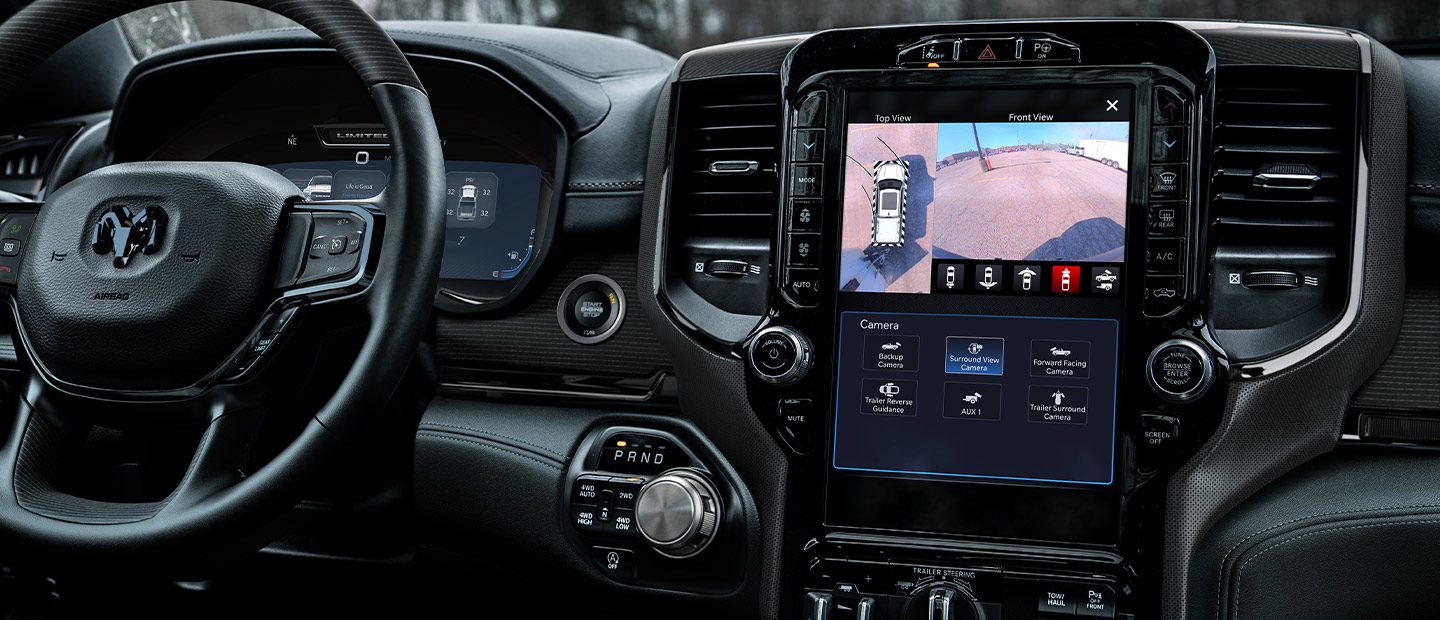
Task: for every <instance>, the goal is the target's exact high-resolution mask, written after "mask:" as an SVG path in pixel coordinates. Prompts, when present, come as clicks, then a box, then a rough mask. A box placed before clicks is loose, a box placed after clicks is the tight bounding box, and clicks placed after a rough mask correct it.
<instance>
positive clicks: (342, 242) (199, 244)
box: [0, 0, 445, 560]
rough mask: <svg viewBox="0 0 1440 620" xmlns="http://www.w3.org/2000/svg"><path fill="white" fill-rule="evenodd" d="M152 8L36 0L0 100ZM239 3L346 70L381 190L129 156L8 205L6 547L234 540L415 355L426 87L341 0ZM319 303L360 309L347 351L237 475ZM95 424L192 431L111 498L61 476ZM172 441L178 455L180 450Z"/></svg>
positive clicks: (435, 248)
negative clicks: (322, 398)
mask: <svg viewBox="0 0 1440 620" xmlns="http://www.w3.org/2000/svg"><path fill="white" fill-rule="evenodd" d="M163 1H164V0H37V1H36V2H35V3H33V4H31V5H30V6H28V7H26V8H25V9H23V10H22V11H20V12H19V13H17V14H16V15H15V16H14V17H12V18H11V19H10V20H9V21H8V22H6V23H5V24H3V25H0V100H3V99H4V97H5V96H7V95H9V94H10V93H11V92H13V90H14V89H15V87H16V85H17V84H18V83H20V82H21V80H23V79H24V78H25V77H26V76H27V74H28V73H29V72H30V71H31V70H32V69H33V68H34V67H35V66H36V65H38V64H39V63H40V62H41V61H42V60H44V59H45V58H47V57H48V56H50V55H51V54H52V53H54V52H55V51H56V50H58V49H59V48H60V47H62V46H63V45H64V44H65V43H67V42H69V41H71V40H73V39H75V38H76V37H78V36H80V35H81V34H83V33H85V32H86V31H88V30H90V29H91V28H94V27H96V26H98V25H100V24H102V23H104V22H106V21H108V20H111V19H114V18H116V17H119V16H121V15H123V14H125V13H128V12H131V11H134V10H136V9H140V8H145V7H148V6H151V5H157V4H162V2H163ZM248 3H249V4H253V5H255V6H258V7H261V8H266V9H269V10H271V11H274V12H276V13H279V14H280V15H283V16H285V17H287V18H290V19H292V20H294V21H296V22H298V23H299V24H301V25H302V26H305V27H306V28H308V29H310V30H311V31H313V32H314V33H316V34H318V35H319V36H320V38H321V39H323V40H324V41H325V42H326V43H327V44H329V45H330V46H332V47H334V48H335V49H336V50H337V51H338V52H339V53H340V56H341V57H342V58H344V59H345V61H347V62H348V63H349V65H350V67H351V69H353V70H354V71H355V73H356V74H357V75H358V76H359V78H360V79H361V81H362V82H363V83H364V84H365V86H366V87H367V88H368V90H369V92H370V97H371V99H372V100H373V101H374V104H375V108H376V110H377V112H378V113H379V117H380V119H381V121H382V122H383V123H384V124H385V127H386V128H387V129H388V131H389V134H390V145H391V149H392V153H393V172H392V176H391V178H390V182H389V186H388V189H386V191H385V192H384V193H383V194H381V195H380V196H379V197H378V198H375V199H370V200H364V201H314V202H307V201H305V200H302V198H301V196H300V192H299V191H298V190H297V188H296V185H295V184H294V183H293V182H291V181H290V180H287V179H286V178H285V177H284V176H281V175H280V174H279V173H277V172H274V171H272V170H270V169H268V168H263V167H260V166H255V165H250V164H245V163H238V162H136V163H122V164H116V165H111V166H108V167H105V168H101V169H99V170H96V171H94V172H92V173H90V174H87V175H85V176H83V177H81V178H79V179H76V180H74V181H72V182H70V183H69V184H67V185H65V186H64V187H62V188H60V189H58V190H56V191H54V192H53V193H51V194H50V195H49V196H48V197H47V199H46V201H45V203H44V204H43V206H42V205H39V204H35V203H30V204H3V205H0V214H3V219H0V238H3V239H0V294H3V296H4V297H5V299H6V300H7V301H8V302H9V304H10V306H11V307H12V309H13V310H14V314H15V320H16V326H17V330H16V331H17V349H18V352H19V355H18V357H19V358H20V364H21V370H22V377H23V382H22V384H23V390H22V393H21V394H20V397H19V398H18V399H16V400H18V401H19V406H18V411H17V412H16V415H15V419H14V423H13V427H12V428H11V430H10V434H9V436H8V438H7V439H6V441H5V442H4V444H3V447H0V536H3V537H5V538H6V539H7V542H8V543H10V544H11V546H10V547H9V548H11V549H14V545H21V546H23V547H25V548H28V549H31V550H40V551H43V552H44V554H45V555H46V556H47V557H52V558H53V557H56V556H57V555H58V556H60V557H64V556H67V555H68V556H72V557H73V556H77V555H78V556H83V557H84V558H85V559H87V560H101V559H105V558H106V557H125V558H139V557H143V556H145V555H151V554H167V555H164V556H162V557H171V556H177V555H186V554H190V553H195V552H198V551H202V550H206V549H214V548H219V547H220V546H222V545H224V544H226V543H228V542H233V541H234V540H236V539H238V538H240V537H241V536H243V535H245V534H246V533H248V532H250V531H252V530H254V529H255V528H257V527H258V526H260V525H262V524H264V523H265V522H267V521H269V520H271V519H273V518H275V517H277V516H278V515H280V514H281V513H283V512H284V511H285V510H286V509H288V508H290V507H293V506H294V505H295V503H296V501H297V500H298V499H299V496H300V493H301V491H302V488H303V484H304V483H305V482H306V481H307V480H308V479H309V477H310V475H311V474H313V473H314V472H316V471H317V470H320V469H322V468H323V467H324V465H326V464H327V463H328V462H330V461H332V460H333V458H334V457H335V456H336V455H337V454H338V452H339V450H340V448H341V446H342V445H343V444H344V443H345V441H346V440H347V438H350V437H352V436H354V435H355V434H356V433H357V431H359V430H360V429H362V428H364V427H365V426H366V422H367V421H368V419H369V418H371V417H372V416H373V415H374V414H375V413H377V412H378V411H379V410H380V409H381V407H382V405H383V403H385V402H386V401H387V399H389V397H390V396H391V394H392V392H393V391H394V390H395V388H396V387H397V385H398V384H399V382H400V379H401V376H402V374H403V373H404V371H405V369H406V367H407V365H408V364H409V362H410V360H411V358H412V356H413V355H414V353H415V348H416V346H417V345H418V343H419V341H420V338H421V335H422V333H423V330H424V328H425V324H426V321H427V319H428V316H429V311H430V301H429V300H431V299H432V298H433V297H434V295H435V289H436V286H437V281H438V275H439V269H440V258H441V252H442V247H443V245H442V240H443V234H444V212H443V210H441V209H437V208H436V206H437V205H440V204H443V202H444V191H445V189H444V159H443V156H442V154H441V148H440V138H439V134H438V132H437V130H436V128H435V121H434V118H433V116H432V115H431V111H430V105H429V100H428V98H427V97H426V95H425V92H424V90H423V89H422V87H421V84H420V81H419V79H418V78H417V77H416V75H415V72H414V70H413V69H412V68H411V67H410V64H409V63H408V62H407V61H406V59H405V56H404V55H403V54H402V53H401V52H400V50H399V48H398V47H396V45H395V43H394V41H392V40H391V39H390V37H389V36H388V35H386V33H385V32H384V31H383V30H382V29H381V28H380V26H379V25H378V24H377V23H375V21H374V20H373V19H371V18H370V17H369V16H368V15H366V14H365V13H364V11H362V10H361V9H360V8H359V7H357V6H356V5H354V4H353V3H351V2H350V1H349V0H248ZM277 96H284V94H283V93H281V94H277ZM14 251H18V252H19V253H18V254H14V253H13V252H14ZM331 304H348V305H350V306H353V307H355V308H359V310H358V313H359V314H363V316H364V319H365V320H364V324H365V325H366V326H367V327H366V328H365V330H364V331H363V338H364V339H363V343H362V344H361V345H360V348H359V351H358V353H357V354H356V357H355V360H354V362H353V365H352V366H351V367H350V368H349V370H348V372H346V373H345V375H344V378H343V380H341V382H340V385H339V387H338V389H337V390H336V391H335V393H334V394H333V395H331V396H330V397H329V400H328V402H326V403H325V404H324V405H323V406H322V407H320V408H319V409H318V412H316V413H315V414H314V415H313V417H312V418H311V419H309V420H308V422H305V423H304V427H303V429H302V430H300V431H299V433H298V435H297V436H296V437H295V439H294V440H293V441H292V442H291V443H289V444H288V445H287V446H285V447H284V448H283V449H281V450H280V452H279V453H278V455H276V456H275V457H274V458H273V459H271V460H270V461H268V462H266V463H264V464H263V465H262V466H260V467H259V468H258V469H256V470H255V471H253V472H246V471H245V470H246V463H247V461H246V459H247V458H248V452H249V451H250V449H251V447H250V446H251V443H252V441H253V439H254V436H255V434H256V429H257V428H258V420H259V419H260V418H261V415H260V414H261V413H263V412H265V411H267V410H269V409H271V408H272V407H276V406H279V405H281V404H283V403H282V402H276V401H280V400H282V397H281V396H279V395H277V393H278V392H279V390H278V389H275V388H273V387H271V386H272V385H274V384H279V383H282V381H280V379H281V378H280V377H277V376H274V375H277V374H279V373H280V371H279V370H275V369H273V368H271V369H268V370H267V368H269V367H272V366H275V365H268V366H267V363H266V362H267V361H268V359H269V357H273V355H271V354H272V353H273V351H274V350H275V349H276V348H277V347H278V346H279V343H283V342H284V341H285V340H286V339H287V338H288V337H290V336H293V334H294V332H295V331H296V330H301V329H303V328H304V321H303V319H304V318H305V317H306V316H307V315H308V314H310V313H313V312H315V308H317V307H320V306H324V305H331ZM92 426H102V427H105V428H114V429H131V428H144V429H150V430H152V431H153V430H156V429H159V430H160V431H162V432H157V433H156V436H157V437H169V436H172V435H171V434H167V432H164V431H171V430H173V431H175V433H174V435H177V436H178V435H184V431H185V429H189V431H188V432H189V433H190V435H189V437H190V439H191V440H193V439H194V438H195V437H196V436H198V437H199V439H198V441H196V442H195V444H194V445H195V448H194V450H193V454H192V456H191V457H190V459H189V465H188V467H185V468H184V473H183V475H180V476H179V480H178V483H176V484H174V487H173V490H171V491H170V492H169V494H168V495H167V496H165V497H163V498H161V499H156V498H147V499H149V500H150V501H129V499H130V498H126V500H125V501H119V500H116V499H115V498H114V497H98V498H97V497H93V496H90V495H87V493H85V492H81V491H77V490H76V489H77V488H83V486H84V485H76V484H75V483H74V481H73V480H68V479H67V476H66V475H65V472H66V471H69V469H68V468H67V465H72V464H73V463H71V460H72V459H74V458H76V457H75V456H74V450H73V449H72V448H73V445H74V444H75V442H76V441H80V440H83V437H79V438H77V437H76V436H75V435H76V434H77V432H80V431H81V430H87V429H89V428H91V427H92ZM80 434H83V433H80ZM177 441H179V440H177ZM177 446H180V448H179V449H180V450H181V454H182V455H183V454H186V453H189V451H190V446H191V443H190V442H189V441H188V440H187V441H186V442H185V443H177ZM156 495H157V496H158V495H159V494H158V493H157V494H156Z"/></svg>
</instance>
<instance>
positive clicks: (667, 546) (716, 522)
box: [635, 469, 723, 558]
mask: <svg viewBox="0 0 1440 620" xmlns="http://www.w3.org/2000/svg"><path fill="white" fill-rule="evenodd" d="M722 513H723V508H722V506H721V503H720V492H719V491H717V490H716V489H715V485H713V484H710V481H709V480H708V479H706V478H705V476H704V474H701V473H700V472H698V471H695V470H693V469H672V470H670V471H667V472H665V473H664V474H661V475H660V476H657V477H656V478H655V479H654V480H651V481H650V482H648V483H646V484H645V486H643V487H640V494H639V495H638V496H637V497H636V498H635V524H636V526H637V528H638V529H639V530H640V535H641V536H642V537H644V538H645V540H646V542H649V543H650V546H652V547H654V548H655V550H656V551H658V552H659V553H660V554H661V555H666V556H669V557H672V558H688V557H690V556H693V555H695V554H697V553H700V552H701V551H704V550H705V547H706V546H708V545H709V544H710V541H712V540H714V539H715V533H716V531H718V530H719V529H720V517H721V514H722Z"/></svg>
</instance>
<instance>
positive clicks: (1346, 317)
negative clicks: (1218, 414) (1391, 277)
mask: <svg viewBox="0 0 1440 620" xmlns="http://www.w3.org/2000/svg"><path fill="white" fill-rule="evenodd" d="M1350 36H1351V38H1353V39H1354V40H1355V42H1356V44H1357V45H1359V46H1360V73H1361V74H1362V75H1366V76H1368V75H1370V74H1371V73H1373V71H1374V67H1373V66H1372V64H1371V60H1372V59H1371V56H1370V39H1369V38H1368V37H1366V36H1364V35H1362V34H1359V33H1351V34H1350ZM1363 95H1364V96H1365V97H1366V99H1367V100H1368V99H1369V93H1368V92H1366V93H1363ZM1362 109H1363V110H1365V112H1366V114H1367V116H1366V117H1365V118H1362V119H1360V125H1359V127H1357V131H1356V132H1355V161H1356V165H1355V217H1354V222H1353V224H1352V227H1351V233H1350V234H1351V237H1350V239H1351V248H1350V264H1351V269H1350V287H1349V290H1348V291H1346V297H1345V312H1344V313H1343V314H1341V316H1340V319H1339V320H1338V321H1336V322H1335V323H1334V324H1333V325H1331V326H1330V327H1329V329H1326V330H1325V331H1324V332H1322V333H1321V334H1320V335H1319V336H1316V337H1315V338H1312V339H1311V340H1310V341H1309V342H1306V343H1305V344H1302V345H1300V346H1298V347H1296V348H1294V349H1291V350H1289V351H1287V352H1285V353H1281V354H1280V355H1277V356H1275V357H1272V358H1269V359H1266V360H1261V361H1258V362H1247V363H1243V364H1235V365H1234V366H1233V367H1232V371H1233V374H1234V375H1235V376H1236V377H1238V378H1242V379H1254V378H1258V377H1262V376H1265V375H1273V374H1276V373H1279V372H1282V371H1284V370H1288V369H1290V368H1292V367H1295V366H1298V365H1300V364H1302V363H1304V362H1305V361H1307V360H1309V359H1310V358H1312V357H1314V356H1316V355H1318V354H1320V353H1321V352H1323V351H1325V350H1326V349H1329V348H1330V347H1331V346H1332V345H1334V344H1335V343H1336V342H1338V341H1339V340H1340V339H1341V338H1342V337H1344V336H1345V334H1346V333H1347V332H1349V331H1350V328H1351V327H1354V326H1355V320H1356V319H1357V318H1358V317H1359V316H1360V303H1361V301H1362V299H1363V297H1364V292H1365V240H1366V237H1365V235H1366V232H1367V230H1366V229H1367V224H1368V222H1369V202H1368V198H1369V195H1370V162H1369V161H1368V160H1367V159H1366V157H1365V135H1366V134H1368V133H1369V125H1368V122H1369V117H1368V114H1369V105H1368V104H1367V105H1364V106H1362ZM1210 337H1211V338H1212V339H1213V338H1214V337H1215V336H1214V333H1213V331H1212V333H1211V334H1210Z"/></svg>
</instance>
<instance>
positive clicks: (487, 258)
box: [270, 159, 540, 280]
mask: <svg viewBox="0 0 1440 620" xmlns="http://www.w3.org/2000/svg"><path fill="white" fill-rule="evenodd" d="M270 168H271V169H273V170H275V171H277V172H279V173H280V174H283V175H285V178H287V179H290V181H291V182H292V183H294V184H295V187H297V188H299V189H300V192H301V194H302V195H303V196H304V197H305V199H306V200H364V199H367V198H374V197H375V196H378V195H379V194H380V192H382V191H384V190H385V186H386V185H387V184H388V183H389V181H390V162H389V161H388V160H383V159H380V160H370V159H364V160H360V159H357V160H355V161H308V162H295V163H284V164H272V165H270ZM445 173H446V174H445V205H444V209H445V258H444V260H443V261H442V262H441V264H440V277H441V278H444V279H455V280H510V279H513V278H515V277H516V276H518V275H520V273H521V272H522V271H524V269H525V266H526V265H527V264H529V262H530V258H531V255H532V254H533V253H534V251H535V225H536V218H537V215H538V213H539V209H540V169H539V168H537V167H535V166H531V165H528V164H512V163H499V162H481V161H447V162H445Z"/></svg>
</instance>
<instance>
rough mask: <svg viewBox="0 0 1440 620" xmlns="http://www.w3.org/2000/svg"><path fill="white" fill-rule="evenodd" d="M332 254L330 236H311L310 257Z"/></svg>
mask: <svg viewBox="0 0 1440 620" xmlns="http://www.w3.org/2000/svg"><path fill="white" fill-rule="evenodd" d="M328 254H330V236H329V235H314V236H312V237H310V258H322V257H324V256H326V255H328Z"/></svg>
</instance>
